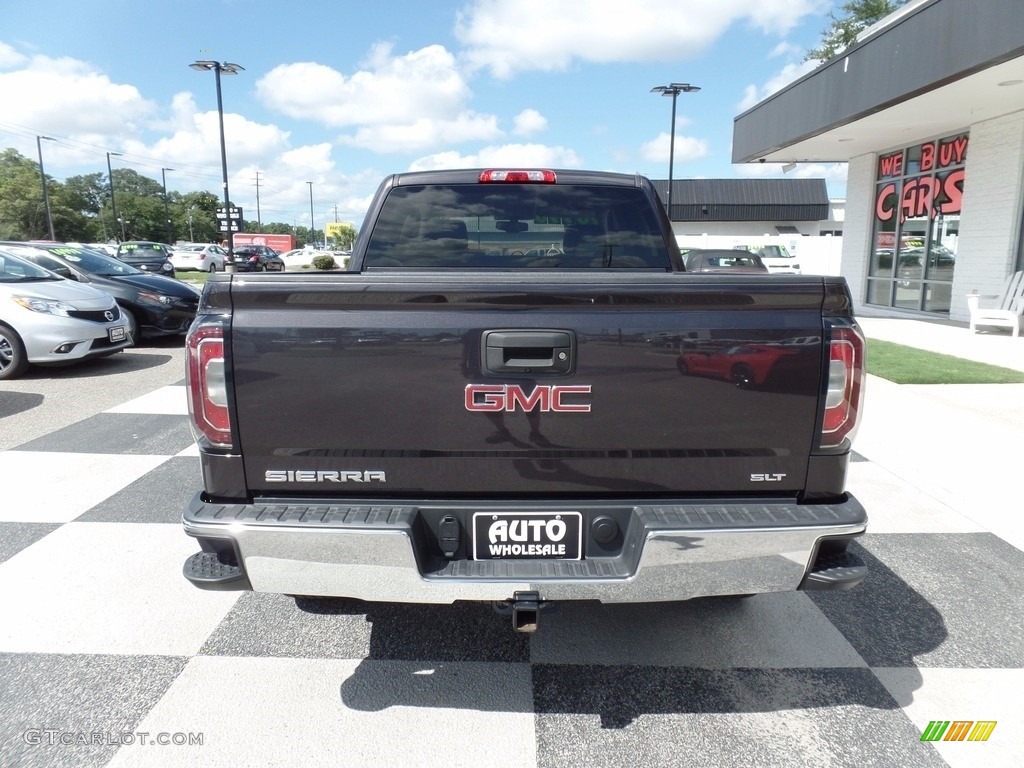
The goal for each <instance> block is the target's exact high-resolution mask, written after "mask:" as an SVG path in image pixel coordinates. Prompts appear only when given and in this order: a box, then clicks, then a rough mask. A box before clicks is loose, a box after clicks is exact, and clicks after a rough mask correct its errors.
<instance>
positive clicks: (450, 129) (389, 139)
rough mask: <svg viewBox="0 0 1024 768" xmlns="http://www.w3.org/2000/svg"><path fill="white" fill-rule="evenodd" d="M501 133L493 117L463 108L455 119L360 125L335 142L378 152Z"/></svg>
mask: <svg viewBox="0 0 1024 768" xmlns="http://www.w3.org/2000/svg"><path fill="white" fill-rule="evenodd" d="M406 119H408V118H406ZM500 136H501V131H500V130H499V128H498V120H497V118H496V117H494V116H493V115H478V114H475V113H473V112H464V113H462V114H459V115H456V116H455V118H454V119H441V118H429V117H418V118H416V119H415V120H413V121H412V122H399V123H390V124H387V123H384V124H375V125H366V126H361V127H360V128H358V129H357V130H356V132H355V133H354V134H352V135H346V136H340V137H339V138H338V143H339V144H347V145H349V146H353V147H360V148H362V149H368V150H370V151H372V152H380V153H389V152H422V151H424V150H428V149H432V148H435V147H439V146H444V145H447V144H457V143H460V142H465V141H481V140H489V139H495V138H498V137H500Z"/></svg>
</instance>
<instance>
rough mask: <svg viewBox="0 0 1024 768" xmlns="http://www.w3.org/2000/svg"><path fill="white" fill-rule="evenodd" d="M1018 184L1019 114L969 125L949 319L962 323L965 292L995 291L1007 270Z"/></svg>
mask: <svg viewBox="0 0 1024 768" xmlns="http://www.w3.org/2000/svg"><path fill="white" fill-rule="evenodd" d="M1022 184H1024V112H1017V113H1015V114H1012V115H1005V116H1003V117H999V118H996V119H994V120H989V121H988V122H984V123H977V124H975V125H972V126H971V143H970V145H969V147H968V149H967V175H966V178H965V179H964V201H963V209H962V212H961V215H960V242H959V244H958V247H957V258H956V271H955V273H954V276H953V304H952V307H951V309H950V313H949V316H950V319H952V320H961V321H964V322H967V320H968V319H969V317H970V315H969V313H968V311H967V303H966V301H967V300H966V296H967V294H968V293H970V292H971V291H972V290H975V289H977V291H978V293H983V294H984V293H989V294H994V293H999V290H1000V289H1001V288H1002V285H1003V282H1004V281H1005V280H1006V276H1007V275H1008V274H1009V273H1010V272H1012V271H1013V269H1014V264H1015V261H1016V257H1017V243H1018V242H1019V238H1020V225H1021V210H1022V208H1021V206H1022V201H1024V189H1022Z"/></svg>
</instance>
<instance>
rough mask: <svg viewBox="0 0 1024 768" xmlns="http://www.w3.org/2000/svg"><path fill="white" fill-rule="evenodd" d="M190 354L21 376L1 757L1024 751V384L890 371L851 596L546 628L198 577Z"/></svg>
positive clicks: (678, 608) (621, 759) (1, 642)
mask: <svg viewBox="0 0 1024 768" xmlns="http://www.w3.org/2000/svg"><path fill="white" fill-rule="evenodd" d="M867 327H868V332H869V334H870V333H871V326H870V324H867ZM958 330H962V329H958ZM1006 340H1007V341H1009V339H1006ZM183 370H184V369H183V349H182V342H181V340H180V339H179V340H165V341H159V342H155V343H151V344H147V345H146V346H144V347H141V348H138V349H132V350H129V351H127V352H125V353H122V354H120V355H116V356H114V357H112V358H108V359H105V360H97V361H92V362H88V363H85V364H82V365H80V366H76V367H72V368H66V369H62V370H59V371H47V370H44V369H33V370H32V371H30V373H29V374H28V375H27V376H26V377H24V378H22V379H19V380H16V381H12V382H4V383H3V384H0V477H3V478H4V489H5V492H4V494H3V501H2V505H0V615H2V616H3V621H2V622H0V686H2V691H3V696H2V699H3V710H4V716H3V718H0V765H2V766H5V767H6V766H23V765H25V766H53V765H67V766H92V765H96V766H100V765H115V766H120V765H145V766H152V765H158V766H159V765H214V766H218V765H224V766H238V765H295V764H307V765H322V764H331V765H342V766H347V765H353V766H364V765H365V766H369V765H380V766H392V765H393V766H419V765H437V766H460V765H465V766H470V765H472V766H478V765H488V766H577V765H586V766H636V765H673V766H674V765H700V766H733V765H743V766H793V765H814V766H865V765H892V766H941V765H951V766H974V765H982V764H983V765H985V766H987V767H990V768H991V767H996V766H1016V765H1020V764H1021V758H1022V755H1024V735H1022V734H1024V707H1022V706H1021V704H1020V691H1021V690H1022V688H1024V618H1022V617H1024V610H1022V609H1024V599H1022V597H1021V591H1020V578H1021V574H1022V573H1024V552H1022V549H1024V518H1022V517H1021V515H1020V511H1019V510H1020V508H1021V505H1020V502H1019V490H1018V489H1017V488H1016V480H1017V478H1018V477H1019V461H1020V459H1019V457H1020V435H1021V434H1024V408H1022V407H1021V405H1020V404H1021V403H1022V402H1024V385H995V386H986V387H983V388H980V389H979V388H977V387H975V388H973V389H970V390H967V389H962V388H948V387H932V388H928V387H907V386H897V385H894V384H889V383H888V382H885V381H882V380H879V379H874V378H872V379H871V380H870V381H869V383H868V395H867V409H866V414H867V416H866V419H865V422H864V424H863V426H862V429H861V432H860V434H859V435H858V439H857V443H856V448H857V456H856V461H855V462H854V463H853V465H852V467H851V472H850V481H849V487H850V490H851V491H852V492H853V493H855V494H856V495H857V496H858V497H859V498H860V499H861V501H862V502H863V503H864V504H865V506H866V507H867V509H868V511H869V514H870V516H871V524H870V527H869V533H868V535H866V536H865V537H864V538H863V539H862V541H861V544H860V550H861V554H862V556H863V557H864V559H865V560H866V561H867V562H868V565H869V568H870V575H869V577H868V580H867V581H866V582H865V583H864V584H863V585H861V586H860V587H859V588H857V589H856V590H854V591H852V592H848V593H835V594H832V593H792V594H778V595H760V596H757V597H754V598H751V599H748V600H744V601H739V602H734V601H728V600H704V601H694V602H691V603H681V604H670V605H652V606H618V607H615V606H598V605H591V604H585V605H575V606H570V605H566V606H563V607H562V608H561V609H560V610H559V611H557V612H555V613H553V614H550V615H548V614H545V615H544V616H543V618H542V624H541V628H540V631H539V632H538V633H537V634H536V635H533V636H529V635H521V634H515V633H513V632H512V631H511V630H510V628H509V624H508V619H507V618H506V617H501V616H498V615H497V614H495V613H494V612H493V611H491V609H490V608H488V607H484V606H475V605H459V606H453V607H429V606H405V605H373V604H362V603H358V602H354V601H343V600H298V601H296V600H293V599H290V598H287V597H284V596H277V595H257V594H237V593H221V594H218V593H206V592H200V591H198V590H195V589H194V588H192V587H191V586H190V585H189V584H187V583H186V582H185V581H184V579H183V578H182V577H181V564H182V562H183V561H184V559H185V558H186V557H187V556H188V555H190V554H192V552H193V551H194V550H195V547H194V545H193V544H192V542H191V540H190V539H188V537H186V536H185V535H184V534H183V533H182V532H181V529H180V525H179V523H178V518H179V517H180V511H181V506H182V504H183V503H184V502H185V500H186V499H187V498H188V497H189V496H190V495H191V494H192V493H193V492H194V490H195V489H197V487H198V484H199V482H200V478H199V471H198V459H197V457H196V453H195V450H194V447H193V445H192V440H191V434H190V431H189V428H188V426H187V421H186V416H185V393H184V387H183ZM935 721H941V722H946V721H949V722H956V721H960V722H974V723H995V726H994V727H993V728H992V729H991V731H990V735H989V738H988V740H987V741H984V742H981V741H975V742H970V741H937V742H924V741H922V740H921V735H922V733H923V732H925V731H926V730H927V729H928V727H929V724H930V723H932V722H935Z"/></svg>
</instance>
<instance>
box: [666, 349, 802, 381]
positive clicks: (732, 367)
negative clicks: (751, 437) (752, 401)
mask: <svg viewBox="0 0 1024 768" xmlns="http://www.w3.org/2000/svg"><path fill="white" fill-rule="evenodd" d="M797 354H799V353H798V352H797V351H796V350H794V349H787V348H786V347H779V346H774V345H771V344H741V345H739V346H734V347H729V348H727V349H724V350H721V351H715V352H710V351H709V352H700V351H687V352H683V353H682V354H681V355H680V356H679V358H678V360H676V366H677V367H678V368H679V372H680V373H685V374H693V375H695V376H711V377H713V378H716V379H725V380H726V381H731V382H733V383H734V384H736V386H738V387H752V386H760V385H762V384H764V383H765V381H767V380H768V376H769V374H771V372H772V369H773V368H774V367H775V365H776V364H777V363H778V362H779V361H780V360H783V359H785V358H789V357H792V356H794V355H797Z"/></svg>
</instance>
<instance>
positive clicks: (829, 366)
mask: <svg viewBox="0 0 1024 768" xmlns="http://www.w3.org/2000/svg"><path fill="white" fill-rule="evenodd" d="M863 366H864V340H863V337H862V335H861V333H860V331H859V329H858V326H857V324H856V322H855V320H854V318H853V315H852V311H851V299H850V294H849V291H848V289H847V286H846V283H845V281H844V280H843V279H842V278H838V277H814V276H808V275H720V274H690V273H687V272H685V270H684V268H683V264H682V261H681V259H680V255H679V249H678V248H677V246H676V243H675V240H674V238H673V236H672V233H671V228H670V226H669V223H668V221H667V219H666V217H665V213H664V210H663V207H662V205H661V203H660V201H659V200H658V197H657V195H656V193H655V191H654V189H653V187H652V185H651V183H650V182H649V181H648V180H647V179H645V178H643V177H640V176H629V175H619V174H609V173H593V172H584V171H542V170H522V171H520V170H484V171H479V170H477V171H434V172H423V173H407V174H401V175H396V176H391V177H389V178H388V179H386V180H385V181H384V183H383V184H382V185H381V187H380V189H379V191H378V193H377V195H376V197H375V199H374V201H373V202H372V204H371V206H370V209H369V211H368V213H367V217H366V220H365V222H364V226H363V228H362V231H361V232H360V234H359V239H358V241H357V243H356V246H355V249H354V251H353V254H352V257H351V261H350V264H349V267H348V271H347V272H305V273H293V272H288V273H283V274H274V275H254V276H250V275H225V274H220V275H216V276H211V279H210V280H209V281H208V282H207V283H206V288H205V291H204V294H203V299H202V304H201V307H200V310H199V314H198V316H197V318H196V322H195V323H194V324H193V326H192V329H191V331H190V334H189V337H188V372H187V374H188V389H189V398H190V410H191V413H192V418H193V422H194V430H195V434H196V439H197V441H198V443H199V448H200V455H201V462H202V472H203V488H202V490H201V491H199V492H198V493H197V494H196V496H195V498H194V499H193V501H192V502H191V504H190V505H189V506H188V508H187V509H186V510H185V512H184V516H183V523H184V528H185V531H186V533H188V534H189V535H190V536H193V537H195V538H196V539H198V541H199V544H200V546H201V551H200V552H199V553H197V554H196V555H195V556H193V557H192V558H190V559H189V560H188V561H187V562H186V563H185V567H184V572H185V576H186V578H188V579H189V581H191V582H192V583H193V584H195V585H196V586H197V587H200V588H203V589H252V590H257V591H261V592H278V593H285V594H293V595H320V596H340V597H349V598H358V599H363V600H371V601H393V602H407V603H452V602H455V601H460V600H471V601H488V602H492V603H494V604H495V607H497V608H499V609H501V610H508V611H510V612H511V613H512V616H513V624H514V626H515V628H516V629H519V630H523V631H530V630H533V629H535V628H536V626H537V621H538V616H539V609H540V608H542V607H544V606H545V605H548V604H550V603H552V602H554V601H560V600H598V601H602V602H648V601H675V600H687V599H690V598H696V597H702V596H726V595H730V596H731V595H749V594H756V593H763V592H778V591H786V590H795V589H843V588H849V587H852V586H854V585H856V584H857V583H858V582H860V581H861V580H862V579H863V578H864V576H865V573H866V571H865V567H864V565H863V563H862V562H861V561H860V560H859V559H857V557H856V556H855V555H854V554H853V553H851V552H848V551H847V548H848V545H849V544H850V542H851V541H852V540H853V539H854V538H856V537H857V536H859V535H860V534H862V533H863V532H864V530H865V527H866V524H867V518H866V515H865V512H864V509H863V507H862V506H861V505H860V504H859V503H858V502H857V501H856V500H855V499H854V498H853V497H851V496H850V495H849V494H848V493H846V491H845V489H844V483H845V478H846V469H847V463H848V461H849V457H850V445H851V440H852V438H853V435H854V432H855V431H856V426H857V421H858V418H859V416H860V412H861V406H862V402H863V383H864V368H863Z"/></svg>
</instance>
